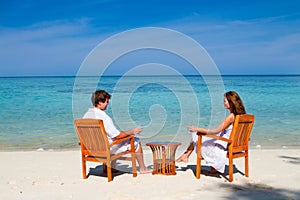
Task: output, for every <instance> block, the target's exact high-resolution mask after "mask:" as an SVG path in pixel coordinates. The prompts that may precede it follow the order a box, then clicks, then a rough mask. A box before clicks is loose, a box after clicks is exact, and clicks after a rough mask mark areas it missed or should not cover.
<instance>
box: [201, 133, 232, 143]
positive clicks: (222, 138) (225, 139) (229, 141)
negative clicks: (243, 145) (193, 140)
mask: <svg viewBox="0 0 300 200" xmlns="http://www.w3.org/2000/svg"><path fill="white" fill-rule="evenodd" d="M197 135H199V136H206V137H210V138H214V139H217V140H222V141H224V142H227V143H231V142H232V141H231V140H230V139H227V138H224V137H221V136H217V135H211V134H206V133H200V132H197Z"/></svg>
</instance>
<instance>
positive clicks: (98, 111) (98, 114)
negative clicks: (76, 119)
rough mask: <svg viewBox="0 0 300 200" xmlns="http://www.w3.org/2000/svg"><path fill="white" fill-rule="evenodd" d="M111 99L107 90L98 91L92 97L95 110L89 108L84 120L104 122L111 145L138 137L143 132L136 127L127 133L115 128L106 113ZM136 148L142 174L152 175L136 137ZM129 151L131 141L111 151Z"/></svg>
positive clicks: (115, 146) (116, 146)
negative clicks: (124, 138)
mask: <svg viewBox="0 0 300 200" xmlns="http://www.w3.org/2000/svg"><path fill="white" fill-rule="evenodd" d="M110 98H111V95H110V94H109V93H107V92H106V91H105V90H96V91H95V92H94V93H93V95H92V103H93V108H89V109H88V111H87V112H86V113H85V114H84V116H83V118H90V119H91V118H92V119H101V120H103V124H104V128H105V130H106V133H107V137H108V141H109V142H110V143H111V142H112V141H114V140H115V139H119V138H123V137H126V136H128V135H136V134H139V133H140V132H142V128H141V127H135V128H132V129H130V130H127V131H119V130H118V129H117V128H116V127H115V125H114V123H113V121H112V119H111V118H110V117H109V116H108V115H107V114H106V113H105V112H104V111H105V110H106V108H107V106H108V104H109V99H110ZM134 146H135V152H136V160H137V162H138V164H139V167H140V173H141V174H145V173H151V172H152V171H151V170H149V169H148V168H147V167H146V166H145V163H144V158H143V149H142V145H141V143H140V140H139V138H137V137H134ZM129 149H130V143H129V140H127V141H124V142H122V143H120V144H118V145H114V146H113V147H112V149H111V152H112V153H120V152H124V151H128V150H129Z"/></svg>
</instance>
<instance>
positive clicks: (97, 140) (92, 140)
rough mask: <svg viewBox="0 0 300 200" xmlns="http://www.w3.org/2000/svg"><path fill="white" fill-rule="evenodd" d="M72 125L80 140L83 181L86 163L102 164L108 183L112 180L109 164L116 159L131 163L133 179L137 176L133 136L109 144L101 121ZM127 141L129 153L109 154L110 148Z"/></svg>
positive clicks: (79, 120) (78, 122)
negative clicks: (129, 148)
mask: <svg viewBox="0 0 300 200" xmlns="http://www.w3.org/2000/svg"><path fill="white" fill-rule="evenodd" d="M74 124H75V128H76V132H77V134H78V137H79V140H80V143H79V144H80V147H81V159H82V175H83V178H84V179H86V178H87V175H86V161H91V162H102V163H104V164H106V166H107V178H108V182H110V181H111V180H112V172H111V171H112V168H111V162H112V161H115V160H117V159H119V160H129V161H131V162H132V174H133V177H136V176H137V172H136V160H135V152H134V136H133V135H131V136H127V137H124V138H121V139H117V140H115V141H114V142H113V143H111V144H109V142H108V138H107V135H106V132H105V129H104V125H103V121H102V120H98V119H77V120H75V121H74ZM128 139H130V145H131V150H130V151H126V152H122V153H118V154H112V153H111V152H110V147H112V146H113V145H116V144H119V143H120V142H123V141H125V140H128ZM128 155H129V156H128ZM104 166H105V165H104Z"/></svg>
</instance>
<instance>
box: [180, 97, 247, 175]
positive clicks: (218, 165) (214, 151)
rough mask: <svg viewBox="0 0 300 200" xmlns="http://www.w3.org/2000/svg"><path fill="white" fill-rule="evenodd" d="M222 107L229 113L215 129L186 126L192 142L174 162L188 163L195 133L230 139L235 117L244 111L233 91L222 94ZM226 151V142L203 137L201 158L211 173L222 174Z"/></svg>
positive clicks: (195, 143) (195, 141)
mask: <svg viewBox="0 0 300 200" xmlns="http://www.w3.org/2000/svg"><path fill="white" fill-rule="evenodd" d="M224 107H225V108H226V109H228V110H229V111H230V113H229V114H228V115H227V116H226V118H225V119H224V121H223V122H222V123H221V124H219V125H218V127H217V128H215V129H212V130H211V129H205V128H199V127H196V126H188V129H189V131H190V132H192V141H191V143H190V145H189V147H188V148H187V150H186V151H185V152H184V154H183V155H181V156H180V157H179V158H178V159H177V160H176V162H188V159H189V157H190V155H191V153H192V152H193V150H194V149H196V147H197V142H198V137H197V132H200V133H205V134H208V135H209V134H211V135H219V136H222V137H224V138H229V137H230V133H231V130H232V125H233V122H234V119H235V116H236V115H239V114H245V113H246V110H245V107H244V105H243V102H242V100H241V98H240V97H239V95H238V94H237V93H236V92H234V91H229V92H226V93H225V94H224ZM226 149H227V142H224V141H221V140H216V139H211V138H208V137H203V142H202V148H201V156H202V157H203V159H204V160H205V161H206V162H207V164H208V165H210V166H211V172H213V173H215V172H216V171H219V172H221V173H224V170H225V162H226V153H227V150H226Z"/></svg>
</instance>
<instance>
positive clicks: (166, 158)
mask: <svg viewBox="0 0 300 200" xmlns="http://www.w3.org/2000/svg"><path fill="white" fill-rule="evenodd" d="M146 145H147V146H149V147H150V148H151V150H152V153H153V172H152V174H153V175H154V174H163V175H175V174H176V166H175V152H176V149H177V147H178V146H179V145H181V143H179V142H150V143H147V144H146Z"/></svg>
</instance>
